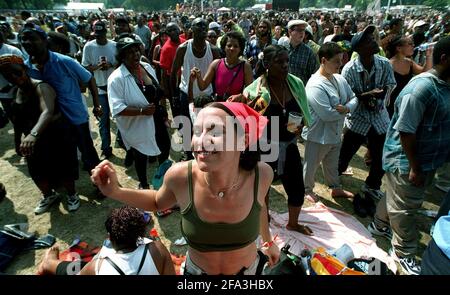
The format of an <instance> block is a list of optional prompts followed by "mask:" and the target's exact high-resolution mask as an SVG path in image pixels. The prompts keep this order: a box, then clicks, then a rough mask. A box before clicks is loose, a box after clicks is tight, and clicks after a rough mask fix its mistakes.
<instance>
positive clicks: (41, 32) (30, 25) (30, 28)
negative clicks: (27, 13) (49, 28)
mask: <svg viewBox="0 0 450 295" xmlns="http://www.w3.org/2000/svg"><path fill="white" fill-rule="evenodd" d="M26 32H36V33H38V34H39V35H41V37H42V38H44V39H47V33H46V32H45V31H44V30H43V29H42V28H41V27H40V26H38V25H35V24H33V23H26V24H25V25H24V26H23V29H22V31H20V35H22V34H23V33H26Z"/></svg>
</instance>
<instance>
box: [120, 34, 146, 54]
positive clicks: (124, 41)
mask: <svg viewBox="0 0 450 295" xmlns="http://www.w3.org/2000/svg"><path fill="white" fill-rule="evenodd" d="M141 44H142V43H141V41H139V40H136V38H135V37H134V36H133V35H131V34H128V33H124V34H121V35H120V36H119V40H118V41H117V43H116V48H117V50H118V51H121V50H124V49H125V48H128V47H130V46H133V45H141Z"/></svg>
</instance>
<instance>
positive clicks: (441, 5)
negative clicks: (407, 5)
mask: <svg viewBox="0 0 450 295" xmlns="http://www.w3.org/2000/svg"><path fill="white" fill-rule="evenodd" d="M424 2H425V3H424V4H425V5H429V6H431V7H432V8H434V9H438V10H445V7H446V6H449V5H450V0H426V1H424Z"/></svg>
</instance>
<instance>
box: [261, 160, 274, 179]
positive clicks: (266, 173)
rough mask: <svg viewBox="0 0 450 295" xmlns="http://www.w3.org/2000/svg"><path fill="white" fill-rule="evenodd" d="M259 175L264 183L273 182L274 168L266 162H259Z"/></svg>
mask: <svg viewBox="0 0 450 295" xmlns="http://www.w3.org/2000/svg"><path fill="white" fill-rule="evenodd" d="M258 169H259V175H260V178H261V180H262V181H263V183H266V182H268V183H269V184H271V183H272V180H273V169H272V167H270V165H269V164H267V163H264V162H258Z"/></svg>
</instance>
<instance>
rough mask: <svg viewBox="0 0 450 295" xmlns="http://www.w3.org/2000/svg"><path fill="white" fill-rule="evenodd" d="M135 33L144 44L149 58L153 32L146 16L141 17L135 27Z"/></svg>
mask: <svg viewBox="0 0 450 295" xmlns="http://www.w3.org/2000/svg"><path fill="white" fill-rule="evenodd" d="M134 32H135V33H136V35H138V36H139V37H140V38H141V40H142V42H143V43H144V48H145V53H146V54H147V56H148V51H149V50H150V48H151V47H152V32H151V31H150V29H149V28H148V26H147V24H146V17H145V15H142V14H141V15H139V16H138V19H137V25H136V26H135V27H134Z"/></svg>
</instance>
